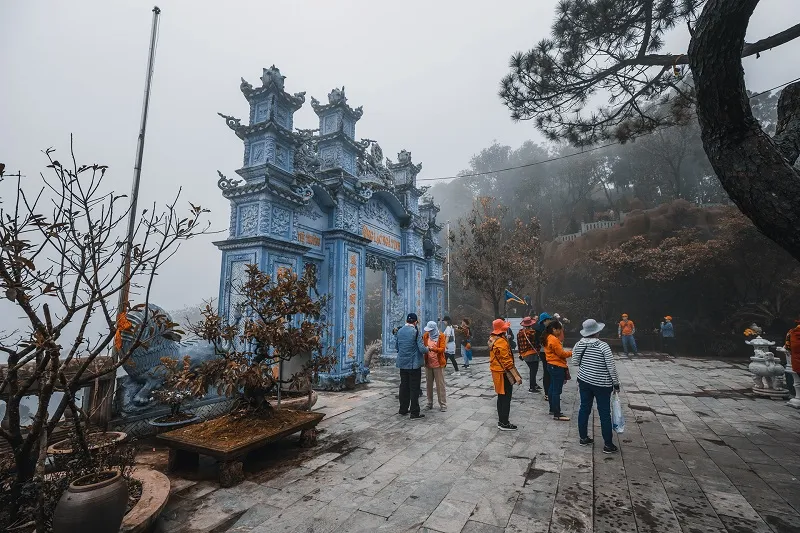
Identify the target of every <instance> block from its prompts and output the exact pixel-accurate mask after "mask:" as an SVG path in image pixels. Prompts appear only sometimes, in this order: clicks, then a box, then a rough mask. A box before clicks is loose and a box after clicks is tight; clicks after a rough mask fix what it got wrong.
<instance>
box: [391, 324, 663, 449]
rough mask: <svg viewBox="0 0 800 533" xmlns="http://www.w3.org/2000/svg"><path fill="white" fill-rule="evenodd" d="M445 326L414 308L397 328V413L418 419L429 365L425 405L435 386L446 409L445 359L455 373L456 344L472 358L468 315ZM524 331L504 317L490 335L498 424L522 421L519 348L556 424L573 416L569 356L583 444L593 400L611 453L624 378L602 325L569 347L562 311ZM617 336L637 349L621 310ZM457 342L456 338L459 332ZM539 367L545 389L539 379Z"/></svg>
mask: <svg viewBox="0 0 800 533" xmlns="http://www.w3.org/2000/svg"><path fill="white" fill-rule="evenodd" d="M442 322H443V323H444V329H443V330H442V331H440V330H439V325H438V324H437V322H435V321H430V322H428V323H427V324H426V325H425V326H424V327H423V328H422V329H421V330H420V324H419V319H418V317H417V315H416V314H415V313H409V314H408V316H407V318H406V324H405V325H404V326H403V327H401V328H399V329H398V330H397V332H396V333H397V334H396V346H395V347H396V349H397V367H398V368H399V369H400V395H399V396H400V410H399V414H400V415H410V418H411V419H421V418H424V417H425V415H424V414H423V413H422V412H421V407H420V400H419V398H420V397H421V396H422V390H421V382H422V368H424V369H425V382H426V389H427V396H426V399H427V409H429V410H430V409H433V406H434V401H433V400H434V398H433V391H434V389H436V400H437V402H438V405H439V409H440V410H441V411H446V410H447V391H446V385H445V379H444V369H445V368H446V367H447V365H448V362H450V363H451V364H452V365H453V369H454V372H459V368H458V362H457V361H456V346H457V345H460V347H461V356H462V364H463V366H464V368H469V366H470V363H471V361H472V332H471V329H470V321H469V319H466V318H465V319H463V320H462V321H461V323H460V324H459V325H453V321H452V319H451V318H450V317H449V316H446V317H444V318H443V319H442ZM520 325H521V329H520V330H519V331H518V332H517V333H516V335H515V334H514V332H513V331H511V324H510V323H509V322H507V321H506V320H505V319H504V318H498V319H496V320H495V321H494V322H493V323H492V330H491V334H490V335H489V339H488V349H489V370H490V371H491V374H492V383H493V385H494V390H495V393H496V394H497V419H498V420H497V428H498V429H499V430H501V431H514V430H516V429H517V426H516V425H514V424H512V423H511V420H510V416H511V397H512V393H513V389H514V387H515V386H519V385H522V376H521V375H520V373H519V371H518V370H517V367H516V364H515V358H514V354H513V352H514V349H515V348H516V350H517V352H518V354H519V359H520V360H521V361H523V362H524V363H525V364H526V366H527V367H528V379H529V385H528V392H529V393H538V392H542V391H543V395H544V399H545V400H546V401H547V403H548V406H549V410H550V415H551V416H552V417H553V419H554V420H556V421H559V422H568V421H569V420H570V417H569V416H567V414H565V413H564V412H563V411H562V410H561V394H562V392H563V390H564V384H565V382H567V381H570V380H571V379H572V376H571V375H570V367H569V364H568V361H569V360H570V359H572V360H573V361H574V363H575V366H577V367H578V374H577V378H576V381H577V384H578V391H579V395H580V409H579V411H578V436H579V439H580V440H579V444H580V445H581V446H589V445H591V444H593V442H594V441H593V439H592V438H591V437H590V436H589V432H588V429H589V428H588V425H589V419H590V418H591V412H592V409H593V407H594V405H596V406H597V412H598V415H599V418H600V426H601V432H602V436H603V444H604V445H603V452H605V453H614V452H616V451H617V447H616V446H615V445H614V442H613V432H612V422H611V402H612V395H613V394H614V393H615V392H619V390H620V383H619V376H618V374H617V368H616V365H615V363H614V357H613V353H612V351H611V347H610V346H609V344H608V343H607V342H605V341H603V340H602V339H600V337H599V335H600V333H601V332H602V331H603V329H604V328H605V324H603V323H602V322H598V321H597V320H595V319H591V318H590V319H587V320H585V321H584V322H583V324H582V326H583V327H582V329H581V330H580V334H581V339H580V340H579V341H578V342H577V343H576V344H575V346H574V347H573V348H572V349H571V350H570V349H567V348H564V324H563V323H562V320H561V319H560V317H559V315H558V314H554V315H552V316H551V315H550V314H548V313H541V314H540V315H538V316H533V317H530V316H529V317H525V318H524V319H523V320H522V322H521V324H520ZM660 333H661V336H662V338H663V340H664V346H665V349H667V351H668V352H671V351H672V349H673V341H674V338H675V330H674V326H673V324H672V317H670V316H666V317H664V321H663V322H662V323H661V329H660ZM617 335H618V337H619V338H620V340H621V342H622V349H623V352H624V353H625V355H626V356H627V355H630V353H633V354H634V355H638V347H637V345H636V339H635V335H636V326H635V324H634V322H633V321H632V320H631V319H630V317H629V316H628V315H627V314H623V315H622V317H621V320H620V322H619V324H618V326H617ZM457 336H459V337H460V342H459V343H457V342H456V337H457ZM540 369H541V375H542V385H543V386H542V387H540V386H539V385H538V382H537V377H538V375H539V370H540Z"/></svg>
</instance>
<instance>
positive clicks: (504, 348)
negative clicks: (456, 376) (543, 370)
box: [489, 318, 522, 431]
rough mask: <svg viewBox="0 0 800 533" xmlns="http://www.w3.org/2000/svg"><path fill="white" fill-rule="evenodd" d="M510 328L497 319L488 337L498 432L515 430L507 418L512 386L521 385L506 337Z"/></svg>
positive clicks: (506, 323) (509, 410) (509, 409)
mask: <svg viewBox="0 0 800 533" xmlns="http://www.w3.org/2000/svg"><path fill="white" fill-rule="evenodd" d="M510 326H511V324H509V323H508V322H506V321H504V320H502V319H500V318H498V319H497V320H495V321H494V322H492V334H491V335H490V336H489V370H491V371H492V381H493V382H494V390H495V392H496V393H497V429H499V430H500V431H516V430H517V426H515V425H514V424H512V423H511V422H510V421H509V419H508V418H509V415H510V413H511V392H512V388H513V385H521V384H522V378H521V377H520V375H519V372H517V369H516V367H515V366H514V357H513V356H512V355H511V348H510V346H509V345H508V338H507V336H506V334H507V332H508V328H509V327H510ZM512 381H513V382H512Z"/></svg>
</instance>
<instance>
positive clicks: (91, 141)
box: [0, 0, 800, 309]
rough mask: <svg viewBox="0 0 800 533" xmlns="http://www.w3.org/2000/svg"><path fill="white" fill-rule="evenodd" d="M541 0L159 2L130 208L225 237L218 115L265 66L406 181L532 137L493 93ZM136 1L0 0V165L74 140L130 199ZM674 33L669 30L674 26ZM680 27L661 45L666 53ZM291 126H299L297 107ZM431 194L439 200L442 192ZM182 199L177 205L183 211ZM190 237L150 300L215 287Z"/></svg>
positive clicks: (30, 171)
mask: <svg viewBox="0 0 800 533" xmlns="http://www.w3.org/2000/svg"><path fill="white" fill-rule="evenodd" d="M796 1H797V0H762V2H761V5H760V6H759V8H758V10H757V12H756V15H755V16H754V17H753V19H752V20H751V23H750V31H749V36H750V39H749V40H756V39H759V38H763V37H766V36H768V35H771V34H772V33H775V32H777V31H780V30H783V29H785V28H786V27H788V26H790V25H791V24H794V23H796V22H797V20H796V18H797V17H796V15H792V14H793V13H794V14H796V13H797V7H796ZM555 4H556V0H535V1H534V0H528V1H517V0H514V1H512V0H504V1H503V2H497V3H490V2H488V1H475V0H469V1H467V0H447V1H444V0H436V1H431V0H426V1H423V0H403V1H399V0H398V1H391V2H390V1H385V0H380V1H375V0H372V1H366V0H365V1H350V0H348V1H344V0H335V1H334V0H332V1H327V2H321V1H316V2H315V1H299V0H294V1H290V0H282V1H279V0H272V1H269V2H263V1H260V2H256V1H244V0H235V1H234V0H228V1H226V2H214V1H210V0H163V1H160V2H158V5H159V7H161V9H162V17H161V30H160V35H159V41H158V51H157V57H156V69H155V77H154V82H153V91H152V100H151V109H150V116H149V124H148V132H147V144H146V147H145V155H144V166H143V173H142V194H141V203H140V206H142V207H145V206H148V204H150V203H152V202H153V201H154V200H156V201H159V202H161V203H164V202H166V201H167V200H168V199H170V198H171V197H173V196H174V195H175V194H176V192H177V191H178V189H179V188H180V187H183V189H184V193H183V198H184V199H185V200H186V201H192V202H193V203H195V204H198V203H199V204H201V205H203V206H204V207H208V208H210V209H211V210H212V213H211V220H212V221H213V224H214V227H215V229H218V230H226V229H227V224H228V222H227V221H228V203H227V201H225V200H224V199H223V198H222V195H221V194H220V191H219V190H218V189H217V186H216V181H217V176H216V170H217V169H219V170H221V171H222V172H223V173H225V174H227V175H228V176H232V175H233V174H234V170H235V169H237V168H239V167H240V166H241V162H242V153H243V146H242V142H241V141H240V140H239V139H238V138H237V137H236V136H235V135H234V133H233V132H232V131H230V130H229V129H228V128H227V127H226V126H225V124H224V122H223V120H222V119H221V118H219V117H218V116H217V115H216V113H217V112H218V111H219V112H222V113H225V114H231V115H234V116H237V117H239V118H242V119H243V120H246V119H247V104H246V101H245V99H244V97H243V96H242V95H241V93H240V91H239V78H240V77H244V78H245V79H247V80H248V81H250V82H251V83H253V84H254V85H255V84H259V83H260V81H259V79H258V78H259V76H260V75H261V69H262V68H264V67H269V66H270V65H272V64H275V65H276V66H277V67H278V68H280V69H281V72H282V73H283V75H285V76H287V79H286V90H287V91H289V92H292V93H294V92H299V91H307V99H310V96H314V97H316V98H317V99H320V100H322V101H325V98H326V95H327V93H328V92H329V91H330V90H331V89H332V88H333V87H335V86H339V87H340V86H342V85H344V86H345V87H346V92H347V97H348V99H349V103H350V104H351V105H352V106H353V107H356V106H360V105H363V106H364V117H363V118H362V119H361V121H360V122H359V123H358V125H357V131H356V135H357V137H359V138H361V137H368V138H370V139H375V140H377V141H378V142H379V143H380V144H381V146H382V147H383V149H384V152H385V153H386V154H387V155H388V156H389V157H390V158H392V159H395V157H396V156H395V154H396V153H397V152H399V151H400V150H401V149H403V148H405V149H408V150H410V151H411V152H412V153H413V157H414V160H415V161H417V162H420V161H421V162H422V163H423V170H422V173H421V175H420V177H437V176H450V175H453V174H455V173H456V172H457V171H459V170H460V169H463V168H465V167H466V166H467V163H468V161H469V158H470V157H471V156H472V155H473V154H475V153H476V152H478V151H480V150H481V149H482V148H484V147H486V146H488V145H490V144H491V143H492V141H493V140H497V141H498V142H500V143H503V144H510V145H512V146H517V145H519V144H521V143H522V142H523V141H525V140H527V139H534V140H541V136H540V135H539V134H538V133H536V132H535V130H534V129H533V125H532V124H530V123H519V124H514V123H512V122H511V120H510V119H509V118H508V112H507V110H506V109H505V107H504V106H503V105H502V103H501V102H500V99H499V98H498V97H497V91H498V88H499V81H500V79H501V78H502V76H503V75H505V74H506V72H507V70H508V69H507V62H508V58H509V57H510V55H511V54H512V53H513V52H515V51H517V50H520V49H528V48H530V47H531V46H533V45H534V44H535V43H536V42H537V41H538V40H539V39H541V38H543V37H545V36H546V35H547V34H548V30H549V26H550V24H551V22H552V20H553V13H554V6H555ZM152 5H153V4H152V3H150V2H146V1H139V0H114V1H108V0H95V1H85V0H75V1H71V2H61V1H55V0H51V1H28V0H0V50H2V52H1V53H0V77H2V90H1V91H2V92H0V94H2V98H0V161H2V162H4V163H6V165H7V168H8V170H9V171H16V170H22V172H23V174H24V175H27V177H28V180H35V179H36V176H37V175H38V173H39V172H40V171H42V170H44V166H45V161H46V160H45V158H44V156H43V155H42V154H41V150H43V149H45V148H47V147H50V146H53V147H55V148H56V149H57V150H58V152H57V154H60V156H59V155H57V157H61V158H64V157H66V155H67V152H68V149H69V135H70V133H74V134H75V145H76V152H77V157H78V162H79V163H80V162H83V163H94V162H97V163H103V164H107V165H109V166H110V171H109V183H110V184H111V185H112V186H113V188H114V189H116V190H117V191H118V192H120V193H126V194H127V193H128V191H129V190H130V182H131V176H132V168H133V159H134V152H135V147H136V137H137V134H138V127H139V118H140V111H141V103H142V91H143V84H144V74H145V67H146V59H147V45H148V39H149V32H150V23H151V16H152V14H151V8H152ZM684 33H685V29H684V28H680V34H681V35H683V34H684ZM683 39H684V38H683V37H680V36H675V37H673V38H671V39H668V43H669V45H670V46H669V47H667V48H666V49H665V52H675V53H682V52H683V51H684V50H685V44H686V43H685V42H684V40H683ZM798 55H800V42H794V43H790V44H789V45H784V46H783V47H781V48H779V49H777V50H776V51H773V52H766V53H764V54H762V57H761V59H758V60H756V59H755V58H750V59H747V60H745V69H746V72H747V78H748V88H750V89H751V90H755V91H758V90H762V89H766V88H769V87H772V86H773V85H777V84H779V83H782V82H785V81H788V80H789V79H791V78H794V77H797V76H800V71H798V70H797V67H796V65H797V63H796V60H795V59H796V58H797V57H798ZM295 125H296V126H297V127H301V128H315V127H317V124H316V116H315V115H314V113H313V111H312V110H311V106H310V105H309V104H308V102H307V103H306V105H305V106H304V108H303V109H301V110H300V111H299V112H298V113H297V114H296V115H295ZM444 200H445V199H439V198H437V201H439V202H441V201H444ZM184 205H185V204H184ZM226 234H227V232H225V233H224V234H223V235H221V236H220V235H218V236H215V237H204V238H199V239H197V240H195V241H193V242H191V243H189V244H186V245H184V247H183V248H182V249H181V251H180V252H179V253H178V255H177V256H175V257H174V258H173V259H172V260H171V263H170V264H169V265H168V266H167V267H165V268H164V269H163V270H162V272H161V275H160V276H159V278H158V280H157V282H156V283H157V285H156V289H155V291H154V294H155V298H154V302H155V303H158V304H159V305H162V306H163V307H166V308H167V309H176V308H179V307H182V306H183V305H186V304H196V303H199V302H200V300H201V299H203V298H206V297H210V296H215V295H216V294H217V290H218V276H219V264H220V252H219V251H218V250H217V249H216V248H215V247H214V246H213V245H212V244H211V241H213V240H217V239H222V238H224V235H226Z"/></svg>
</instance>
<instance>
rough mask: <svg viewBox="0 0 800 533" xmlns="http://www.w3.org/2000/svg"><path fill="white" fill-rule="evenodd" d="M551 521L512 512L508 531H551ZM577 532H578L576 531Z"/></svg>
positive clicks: (508, 532) (523, 532)
mask: <svg viewBox="0 0 800 533" xmlns="http://www.w3.org/2000/svg"><path fill="white" fill-rule="evenodd" d="M550 531H552V530H551V529H550V522H549V521H548V522H544V521H542V520H538V519H536V518H531V517H529V516H522V515H518V514H512V515H511V517H510V518H509V519H508V526H506V533H549V532H550ZM576 533H577V532H576Z"/></svg>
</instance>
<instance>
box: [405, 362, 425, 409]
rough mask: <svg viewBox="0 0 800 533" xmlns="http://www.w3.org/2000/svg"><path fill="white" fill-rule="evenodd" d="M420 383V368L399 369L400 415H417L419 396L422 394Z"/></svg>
mask: <svg viewBox="0 0 800 533" xmlns="http://www.w3.org/2000/svg"><path fill="white" fill-rule="evenodd" d="M421 381H422V369H421V368H412V369H403V368H401V369H400V414H403V415H404V414H406V413H408V412H409V411H411V414H412V415H418V414H419V396H420V394H422V389H420V382H421ZM409 404H410V406H411V408H410V409H409Z"/></svg>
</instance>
